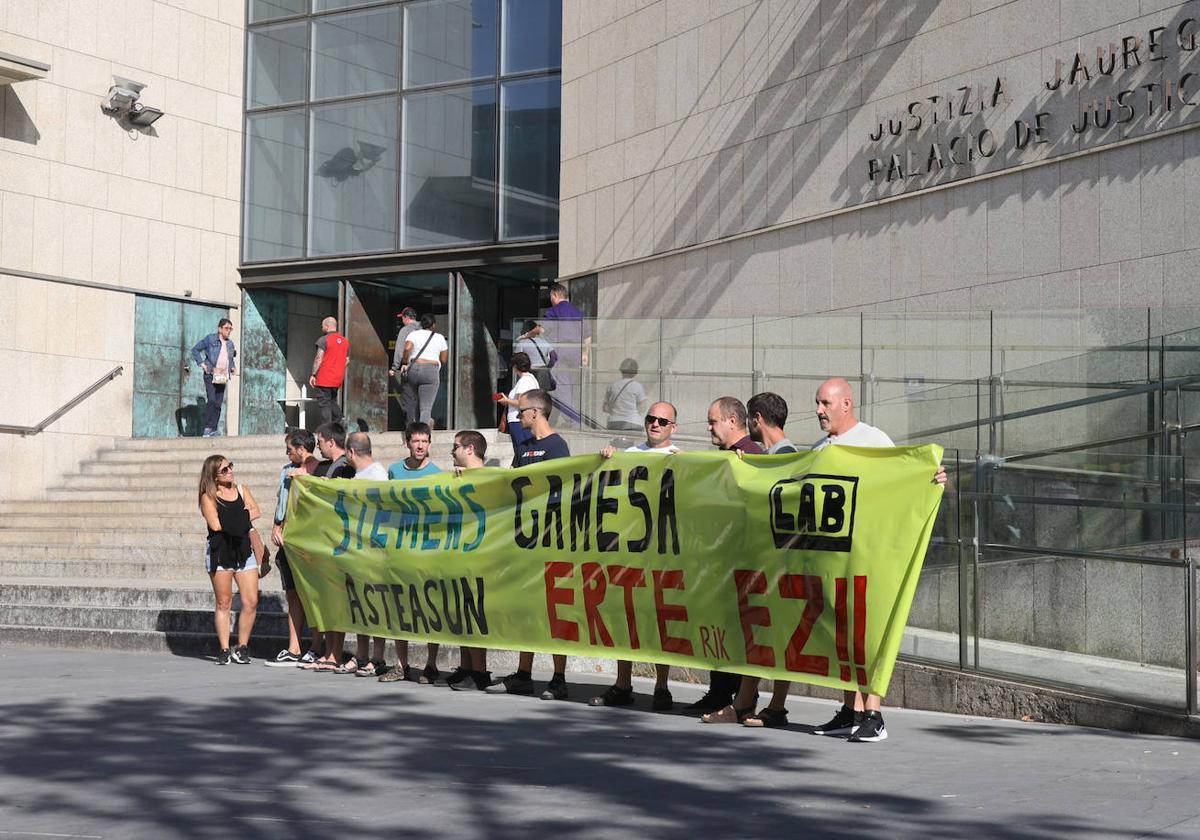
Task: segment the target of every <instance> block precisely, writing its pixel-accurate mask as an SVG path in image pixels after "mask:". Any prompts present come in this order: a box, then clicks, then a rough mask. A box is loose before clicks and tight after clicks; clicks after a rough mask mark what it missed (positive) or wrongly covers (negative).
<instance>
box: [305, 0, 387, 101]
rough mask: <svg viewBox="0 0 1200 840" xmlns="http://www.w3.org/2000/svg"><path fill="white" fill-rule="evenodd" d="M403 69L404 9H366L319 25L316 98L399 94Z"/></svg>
mask: <svg viewBox="0 0 1200 840" xmlns="http://www.w3.org/2000/svg"><path fill="white" fill-rule="evenodd" d="M399 65H400V10H399V8H397V7H395V6H391V7H386V6H385V7H383V8H380V9H365V10H363V11H361V12H351V13H350V14H345V15H329V16H326V17H320V18H316V19H315V20H314V21H313V91H312V95H313V99H328V98H330V97H334V96H352V95H355V94H370V93H383V92H385V91H392V90H396V89H397V88H398V87H399V86H400V66H399Z"/></svg>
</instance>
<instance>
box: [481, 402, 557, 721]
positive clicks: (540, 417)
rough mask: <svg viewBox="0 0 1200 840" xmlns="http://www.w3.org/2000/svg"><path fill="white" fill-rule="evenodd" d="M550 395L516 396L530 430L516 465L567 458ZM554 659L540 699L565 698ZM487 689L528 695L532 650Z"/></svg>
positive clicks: (522, 420) (524, 425)
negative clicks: (553, 422) (555, 425)
mask: <svg viewBox="0 0 1200 840" xmlns="http://www.w3.org/2000/svg"><path fill="white" fill-rule="evenodd" d="M553 405H554V404H553V403H552V402H551V401H550V395H549V394H547V393H546V392H545V391H543V390H542V389H540V388H536V389H534V390H532V391H526V392H525V393H524V394H521V395H520V396H519V397H517V420H519V421H520V423H521V428H523V429H528V430H529V431H530V432H532V433H533V439H532V440H530V441H528V442H526V444H525V447H524V448H523V449H522V450H521V451H520V452H518V453H517V455H516V464H517V467H518V468H520V467H525V466H529V465H531V464H540V463H542V462H544V461H551V460H554V459H555V458H568V457H570V455H571V448H570V447H569V446H567V442H566V441H565V440H563V437H562V435H560V434H559V433H558V432H556V431H554V429H553V427H552V426H551V425H550V414H551V412H552V411H553V410H554V408H553ZM551 659H552V660H553V662H554V675H553V676H552V677H551V678H550V682H549V683H548V684H547V685H546V690H545V691H543V692H542V699H543V700H566V699H567V674H566V671H567V657H566V656H565V655H564V654H561V653H556V654H553V655H552V656H551ZM487 690H488V691H489V692H490V693H492V694H526V695H532V694H533V693H534V690H533V653H532V652H530V651H522V652H521V654H520V656H519V658H518V659H517V670H516V672H515V673H512V674H509V675H508V676H507V677H502V678H500V679H499V680H497V681H496V682H495V683H493V684H492V685H490V686H488V688H487Z"/></svg>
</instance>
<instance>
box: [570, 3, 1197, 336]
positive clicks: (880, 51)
mask: <svg viewBox="0 0 1200 840" xmlns="http://www.w3.org/2000/svg"><path fill="white" fill-rule="evenodd" d="M1198 19H1200V2H1198V0H1186V2H1163V0H1143V1H1142V2H1138V1H1137V0H1105V2H1094V1H1093V0H1089V2H1083V0H1063V2H1045V0H1010V2H1002V1H1001V0H994V1H992V0H974V2H961V0H941V2H938V0H906V1H905V2H892V1H891V0H888V2H882V0H779V2H774V1H773V0H756V2H738V0H706V2H672V1H671V0H657V2H635V0H629V1H628V2H615V0H614V2H607V3H583V2H571V0H568V2H567V3H565V4H564V35H563V38H564V42H565V44H566V46H565V49H564V67H563V80H564V90H563V148H562V156H563V182H562V183H563V194H562V202H563V216H562V218H563V226H562V233H561V271H562V274H563V275H564V276H566V277H571V276H578V275H581V274H586V273H590V272H598V273H599V276H600V283H599V288H600V310H601V312H603V313H605V314H611V315H615V316H633V315H647V314H651V315H673V314H681V315H682V314H686V315H688V316H691V317H702V316H716V315H730V316H743V315H751V314H762V313H779V314H802V313H807V312H821V311H827V310H834V309H861V308H867V309H877V308H878V309H888V310H891V311H895V310H900V311H904V310H909V311H927V310H934V311H937V310H941V311H951V310H965V309H972V308H987V309H1010V310H1011V309H1032V308H1049V309H1068V310H1070V309H1075V310H1078V309H1080V308H1111V307H1145V306H1150V307H1166V308H1168V310H1169V309H1171V308H1173V307H1178V306H1180V305H1183V304H1189V305H1192V304H1200V284H1198V283H1196V282H1195V278H1196V277H1197V275H1198V272H1200V239H1198V238H1197V236H1196V231H1198V230H1200V130H1198V127H1200V48H1197V49H1192V47H1193V42H1192V38H1193V36H1194V37H1195V39H1196V41H1197V42H1200V22H1197V21H1198ZM1110 45H1111V46H1112V49H1111V50H1110ZM1197 46H1198V47H1200V44H1197ZM1098 49H1099V50H1100V54H1099V55H1098V53H1097V50H1098ZM1076 55H1078V56H1079V59H1078V61H1079V63H1080V66H1079V67H1075V66H1074V65H1075V62H1076ZM1159 59H1161V60H1159ZM1059 62H1061V65H1060V64H1059ZM1097 62H1100V65H1099V67H1098V66H1097ZM1127 65H1128V66H1127ZM1110 66H1111V68H1112V70H1111V74H1109V73H1106V72H1104V71H1105V70H1107V69H1108V68H1109V67H1110ZM1060 74H1061V76H1062V78H1063V82H1062V84H1060V85H1058V86H1057V88H1056V89H1055V90H1051V89H1049V87H1048V86H1047V83H1051V85H1052V83H1053V82H1054V80H1055V79H1057V78H1058V77H1059V75H1060ZM998 79H1001V80H1003V84H1002V85H999V86H998V85H997V80H998ZM1181 82H1182V83H1183V84H1182V94H1181V93H1180V83H1181ZM1168 84H1169V85H1170V90H1168V89H1167V86H1168ZM1147 85H1153V86H1154V87H1153V88H1147V87H1146V86H1147ZM964 88H969V90H964ZM1123 91H1132V93H1131V94H1129V95H1127V96H1124V97H1122V98H1121V99H1119V100H1118V97H1120V96H1121V94H1122V92H1123ZM931 97H937V104H936V105H935V104H934V103H933V102H932V101H931ZM1109 97H1111V98H1112V100H1113V102H1112V110H1113V117H1112V120H1111V123H1110V124H1109V125H1108V126H1107V127H1101V128H1097V127H1096V126H1095V125H1094V124H1093V122H1092V121H1093V120H1094V117H1095V113H1096V112H1095V110H1094V108H1095V105H1094V103H1099V108H1100V112H1101V116H1102V120H1103V119H1105V118H1106V114H1107V110H1108V104H1107V103H1108V99H1109ZM981 100H982V102H983V107H981V105H980V102H981ZM911 103H918V105H917V106H915V107H914V108H913V112H915V114H916V115H919V116H921V117H922V125H921V128H920V129H919V130H914V131H909V130H908V127H909V126H910V125H912V124H915V119H913V118H911V117H910V116H909V115H910V112H909V106H910V104H911ZM1189 103H1191V104H1189ZM1168 104H1169V106H1170V107H1169V108H1168V107H1167V106H1168ZM1089 106H1092V107H1091V109H1089ZM951 107H952V108H953V113H952V114H951V113H950V111H949V110H948V109H949V108H951ZM1126 107H1128V109H1131V110H1132V112H1133V113H1132V116H1130V115H1129V112H1128V110H1125V109H1126ZM1151 107H1153V109H1154V110H1153V113H1151V112H1150V109H1151ZM935 112H937V113H938V114H939V117H938V122H937V124H936V125H935V124H934V123H933V115H934V113H935ZM1085 113H1086V114H1087V119H1088V121H1089V122H1088V126H1087V127H1086V128H1085V129H1084V130H1083V131H1080V132H1076V131H1075V130H1073V128H1072V126H1073V125H1079V126H1081V127H1082V122H1081V121H1082V120H1083V116H1082V115H1083V114H1085ZM1038 114H1048V115H1049V116H1045V117H1042V118H1041V125H1042V127H1043V130H1042V132H1041V135H1040V137H1039V136H1038V135H1036V134H1034V135H1032V136H1029V137H1027V138H1026V137H1023V138H1022V139H1023V140H1027V141H1028V142H1025V143H1024V145H1023V147H1021V148H1017V136H1016V132H1017V129H1016V128H1015V127H1014V126H1015V124H1016V122H1017V121H1018V120H1019V121H1021V122H1022V126H1024V125H1025V124H1028V125H1029V126H1030V128H1031V129H1032V128H1035V127H1036V126H1037V124H1038V117H1037V115H1038ZM889 117H891V118H892V120H893V124H892V126H894V127H900V123H901V122H903V123H904V126H903V127H900V130H899V135H900V136H897V137H893V136H892V134H891V127H890V126H889V125H888V118H889ZM1126 117H1128V119H1127V121H1125V122H1120V121H1121V120H1123V119H1125V118H1126ZM1119 122H1120V124H1119V125H1118V123H1119ZM881 126H882V133H880V132H881ZM872 135H880V136H879V139H878V140H872V139H871V137H872ZM981 135H982V137H983V138H984V139H983V140H982V142H981V141H980V137H981ZM954 137H962V138H964V139H963V140H959V141H957V142H956V143H955V151H954V154H955V156H958V157H960V158H965V155H966V154H967V153H968V152H969V151H970V149H971V148H972V147H973V148H974V150H975V152H974V160H971V161H965V160H964V163H963V164H952V163H950V152H949V146H950V143H951V140H952V139H953V138H954ZM1039 139H1040V140H1044V141H1045V142H1038V140H1039ZM934 144H938V153H939V154H940V155H941V156H942V158H943V161H944V165H943V166H937V165H936V164H935V165H934V166H933V171H932V172H928V173H927V172H925V171H924V170H925V169H926V167H927V166H928V160H929V157H930V154H931V150H932V148H933V146H934ZM981 146H982V148H983V149H984V150H985V151H989V152H990V155H989V156H987V157H983V156H981V155H980V153H979V149H980V147H981ZM993 146H994V149H995V150H994V151H991V150H992V148H993ZM893 155H895V158H893V157H892V156H893ZM872 159H875V160H877V161H878V164H877V165H872V164H870V161H871V160H872ZM896 166H899V167H900V168H901V169H903V170H904V174H905V177H899V176H898V171H899V170H896V171H895V172H892V173H891V174H892V175H893V176H894V177H893V178H892V179H891V180H890V181H889V180H888V174H889V168H893V169H894V168H895V167H896ZM914 173H915V174H914ZM871 175H874V179H873V180H872V177H871ZM909 175H912V177H908V176H909ZM1189 278H1191V281H1190V282H1189ZM1182 326H1190V325H1188V324H1184V325H1182Z"/></svg>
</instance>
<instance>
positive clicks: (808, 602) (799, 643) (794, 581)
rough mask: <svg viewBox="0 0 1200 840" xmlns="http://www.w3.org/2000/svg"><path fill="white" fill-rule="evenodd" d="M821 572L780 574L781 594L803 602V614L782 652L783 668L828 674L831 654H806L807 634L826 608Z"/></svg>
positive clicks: (803, 672) (801, 672)
mask: <svg viewBox="0 0 1200 840" xmlns="http://www.w3.org/2000/svg"><path fill="white" fill-rule="evenodd" d="M824 589H825V587H824V585H823V584H822V583H821V576H820V575H789V574H783V575H780V576H779V594H780V596H781V597H783V598H794V599H796V600H799V601H804V602H805V604H804V613H803V614H802V615H801V616H800V623H799V624H798V625H796V632H794V633H792V638H791V639H789V640H788V645H787V649H786V650H785V651H784V654H783V664H784V667H785V668H787V669H788V670H789V671H795V672H796V673H798V674H820V675H821V676H823V677H825V676H829V657H828V656H816V655H814V654H811V653H804V652H803V651H804V646H805V645H806V644H808V637H809V636H811V635H812V631H813V628H814V627H815V626H816V624H817V620H818V619H819V618H820V617H821V613H822V612H824V611H825V592H824Z"/></svg>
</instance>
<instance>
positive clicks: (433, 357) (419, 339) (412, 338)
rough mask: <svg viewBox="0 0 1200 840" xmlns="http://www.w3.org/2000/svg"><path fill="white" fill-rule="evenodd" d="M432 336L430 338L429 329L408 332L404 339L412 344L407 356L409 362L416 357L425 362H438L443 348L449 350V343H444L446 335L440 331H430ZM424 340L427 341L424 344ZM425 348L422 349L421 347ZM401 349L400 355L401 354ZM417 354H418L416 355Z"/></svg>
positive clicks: (413, 360)
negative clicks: (410, 352)
mask: <svg viewBox="0 0 1200 840" xmlns="http://www.w3.org/2000/svg"><path fill="white" fill-rule="evenodd" d="M432 335H433V338H430V337H429V336H430V331H429V330H413V331H412V332H411V333H409V336H408V338H407V339H406V340H407V341H408V343H409V344H411V345H412V354H411V355H410V356H409V357H408V361H409V362H410V363H412V362H415V361H416V360H417V359H423V360H425V361H427V362H440V359H439V358H438V357H439V356H440V355H441V352H442V351H443V350H449V349H450V345H448V344H447V343H446V337H445V336H444V335H442V334H441V333H436V332H435V333H432ZM426 342H429V343H428V344H426ZM422 347H424V348H425V349H424V350H422V349H421V348H422ZM403 352H404V351H403V350H402V351H401V355H403ZM418 354H419V355H418Z"/></svg>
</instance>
